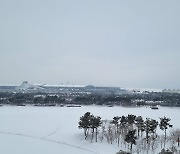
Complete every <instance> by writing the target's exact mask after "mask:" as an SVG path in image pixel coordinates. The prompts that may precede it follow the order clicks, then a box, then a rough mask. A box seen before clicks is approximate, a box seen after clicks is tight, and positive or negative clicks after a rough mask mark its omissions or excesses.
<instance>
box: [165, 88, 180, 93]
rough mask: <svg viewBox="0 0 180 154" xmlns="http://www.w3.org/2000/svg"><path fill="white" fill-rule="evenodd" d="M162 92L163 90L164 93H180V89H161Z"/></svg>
mask: <svg viewBox="0 0 180 154" xmlns="http://www.w3.org/2000/svg"><path fill="white" fill-rule="evenodd" d="M162 92H165V93H180V89H163V90H162Z"/></svg>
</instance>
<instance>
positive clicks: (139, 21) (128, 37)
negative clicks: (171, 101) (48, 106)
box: [0, 0, 180, 88]
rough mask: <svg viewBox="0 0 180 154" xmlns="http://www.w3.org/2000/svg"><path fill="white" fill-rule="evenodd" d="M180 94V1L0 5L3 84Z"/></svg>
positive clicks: (38, 0) (27, 0)
mask: <svg viewBox="0 0 180 154" xmlns="http://www.w3.org/2000/svg"><path fill="white" fill-rule="evenodd" d="M24 80H27V81H29V82H30V83H42V84H43V83H46V84H61V83H63V84H67V83H68V84H78V85H96V86H118V87H132V88H180V1H179V0H111V1H110V0H0V84H1V85H8V84H17V85H19V84H21V82H22V81H24Z"/></svg>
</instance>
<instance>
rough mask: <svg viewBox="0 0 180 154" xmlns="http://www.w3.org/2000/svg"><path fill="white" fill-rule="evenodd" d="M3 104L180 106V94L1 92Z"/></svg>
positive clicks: (0, 96)
mask: <svg viewBox="0 0 180 154" xmlns="http://www.w3.org/2000/svg"><path fill="white" fill-rule="evenodd" d="M0 103H1V104H14V105H17V104H21V103H24V104H69V103H70V104H79V105H91V104H96V105H121V106H134V105H136V106H144V105H162V106H180V94H178V93H164V92H148V93H147V92H146V93H140V94H136V93H133V94H132V93H131V94H121V95H118V94H109V95H104V94H77V95H75V94H61V93H54V94H47V93H4V92H0Z"/></svg>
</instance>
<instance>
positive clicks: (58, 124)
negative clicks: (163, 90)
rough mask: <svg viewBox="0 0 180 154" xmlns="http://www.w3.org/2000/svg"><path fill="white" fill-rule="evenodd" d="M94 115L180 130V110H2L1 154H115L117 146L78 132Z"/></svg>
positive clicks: (26, 108) (65, 108)
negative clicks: (165, 123) (166, 121)
mask: <svg viewBox="0 0 180 154" xmlns="http://www.w3.org/2000/svg"><path fill="white" fill-rule="evenodd" d="M85 112H91V113H92V114H94V115H95V116H101V117H102V119H110V120H111V119H112V118H113V117H114V116H122V115H128V114H135V115H137V116H143V118H146V117H149V118H154V119H157V120H158V119H159V117H164V116H166V117H168V118H171V124H173V126H174V128H180V120H179V117H180V108H167V107H160V108H159V110H151V109H150V108H146V107H141V108H127V107H106V106H82V107H79V108H78V107H76V108H75V107H74V108H70V107H33V106H26V107H16V106H3V107H0V153H1V154H72V153H73V154H93V153H94V154H115V153H116V152H118V151H119V150H120V147H118V146H117V144H114V145H111V144H108V143H100V142H98V143H95V142H93V143H91V142H90V141H85V140H84V134H83V130H81V129H79V128H78V122H79V118H80V116H82V115H84V113H85Z"/></svg>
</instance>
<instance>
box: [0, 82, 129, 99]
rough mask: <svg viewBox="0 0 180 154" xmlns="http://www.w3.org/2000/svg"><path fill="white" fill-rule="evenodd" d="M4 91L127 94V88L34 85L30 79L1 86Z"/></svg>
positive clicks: (75, 94)
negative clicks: (18, 83)
mask: <svg viewBox="0 0 180 154" xmlns="http://www.w3.org/2000/svg"><path fill="white" fill-rule="evenodd" d="M0 91H2V92H7V91H8V92H23V93H37V92H41V93H62V94H65V95H74V96H78V95H83V94H104V95H109V94H126V93H128V91H127V90H125V89H121V88H119V87H95V86H92V85H88V86H83V85H32V84H29V83H28V81H23V83H22V84H21V85H20V86H14V87H8V86H4V87H2V86H1V87H0Z"/></svg>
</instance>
